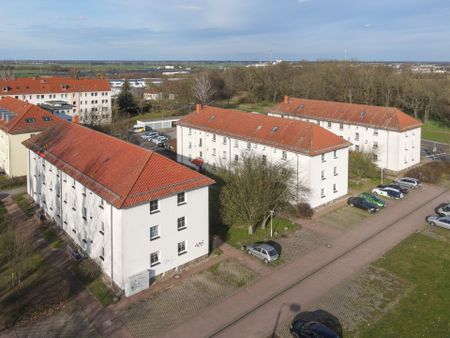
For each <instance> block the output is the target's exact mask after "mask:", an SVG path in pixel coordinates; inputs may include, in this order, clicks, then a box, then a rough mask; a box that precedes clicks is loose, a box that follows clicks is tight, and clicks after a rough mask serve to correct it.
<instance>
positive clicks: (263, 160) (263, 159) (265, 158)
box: [262, 155, 267, 164]
mask: <svg viewBox="0 0 450 338" xmlns="http://www.w3.org/2000/svg"><path fill="white" fill-rule="evenodd" d="M262 163H263V164H266V163H267V156H266V155H263V156H262Z"/></svg>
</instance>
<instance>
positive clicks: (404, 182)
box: [394, 177, 422, 189]
mask: <svg viewBox="0 0 450 338" xmlns="http://www.w3.org/2000/svg"><path fill="white" fill-rule="evenodd" d="M394 183H396V184H398V185H400V186H402V187H405V188H413V189H417V188H420V187H421V186H422V183H421V182H420V180H419V179H417V178H412V177H401V178H399V179H397V180H395V181H394Z"/></svg>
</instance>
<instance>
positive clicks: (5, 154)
mask: <svg viewBox="0 0 450 338" xmlns="http://www.w3.org/2000/svg"><path fill="white" fill-rule="evenodd" d="M59 121H60V119H59V118H58V117H54V116H52V115H51V114H50V113H49V112H47V111H45V110H43V109H41V108H39V107H37V106H35V105H32V104H29V103H26V102H23V101H20V100H16V99H13V98H10V97H7V98H3V99H0V168H1V169H2V170H3V171H4V172H5V173H6V175H8V176H10V177H17V176H25V175H26V174H27V149H26V148H25V147H24V145H23V144H22V142H23V141H25V140H27V139H28V138H30V137H31V136H33V135H35V134H38V133H40V132H42V131H43V130H45V129H47V128H49V127H51V126H53V125H55V124H56V123H59Z"/></svg>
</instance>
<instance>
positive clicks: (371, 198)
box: [358, 192, 387, 208]
mask: <svg viewBox="0 0 450 338" xmlns="http://www.w3.org/2000/svg"><path fill="white" fill-rule="evenodd" d="M358 197H361V198H364V199H365V200H366V201H368V202H369V203H372V204H375V205H376V206H377V207H379V208H385V207H386V205H387V203H386V201H383V200H382V199H381V198H379V197H378V196H376V195H374V194H370V193H368V192H362V193H360V194H359V195H358Z"/></svg>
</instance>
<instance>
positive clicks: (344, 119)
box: [269, 96, 422, 171]
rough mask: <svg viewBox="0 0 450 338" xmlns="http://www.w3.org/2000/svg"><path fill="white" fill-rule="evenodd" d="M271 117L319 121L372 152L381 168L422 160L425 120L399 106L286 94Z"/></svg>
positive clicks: (360, 148) (401, 166)
mask: <svg viewBox="0 0 450 338" xmlns="http://www.w3.org/2000/svg"><path fill="white" fill-rule="evenodd" d="M269 115H270V116H277V117H284V118H288V119H298V120H302V121H309V122H312V123H317V124H318V125H320V126H321V127H323V128H326V129H327V130H329V131H331V132H333V133H334V134H336V135H339V136H341V137H343V138H344V139H345V140H347V141H349V142H351V143H352V144H353V145H352V147H351V149H352V150H355V151H363V152H370V153H372V156H373V160H374V162H375V163H376V164H377V166H378V167H380V168H384V169H388V170H392V171H400V170H404V169H407V168H409V167H411V166H413V165H416V164H418V163H419V162H420V146H421V143H420V141H421V126H422V123H421V122H420V121H417V120H416V119H414V118H412V117H411V116H409V115H407V114H405V113H404V112H402V111H400V110H398V109H397V108H390V107H378V106H368V105H360V104H349V103H341V102H330V101H318V100H307V99H297V98H290V97H287V96H286V97H285V99H284V101H283V102H282V103H280V104H278V105H276V106H275V107H273V108H271V109H270V110H269Z"/></svg>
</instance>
